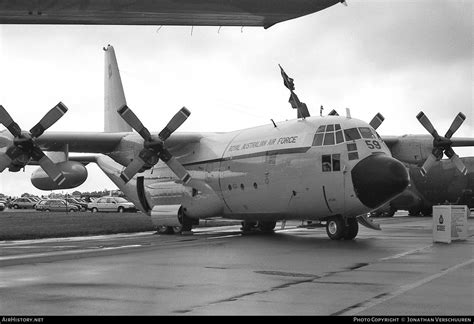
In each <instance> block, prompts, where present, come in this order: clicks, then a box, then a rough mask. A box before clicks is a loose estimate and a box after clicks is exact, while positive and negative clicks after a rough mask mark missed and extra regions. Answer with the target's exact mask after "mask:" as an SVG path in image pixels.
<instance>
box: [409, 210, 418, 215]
mask: <svg viewBox="0 0 474 324" xmlns="http://www.w3.org/2000/svg"><path fill="white" fill-rule="evenodd" d="M419 215H420V210H419V209H408V216H419Z"/></svg>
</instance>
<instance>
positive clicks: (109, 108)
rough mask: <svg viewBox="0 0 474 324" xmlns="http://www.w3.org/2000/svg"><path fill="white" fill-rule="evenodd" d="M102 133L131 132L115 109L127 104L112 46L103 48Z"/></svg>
mask: <svg viewBox="0 0 474 324" xmlns="http://www.w3.org/2000/svg"><path fill="white" fill-rule="evenodd" d="M104 51H105V70H104V132H108V133H114V132H131V131H132V128H131V127H130V126H129V125H128V124H127V123H126V122H125V121H124V120H123V119H122V118H121V117H120V115H119V114H118V113H117V109H119V108H120V107H122V106H123V105H125V104H127V102H126V100H125V93H124V92H123V86H122V80H121V78H120V72H119V69H118V64H117V59H116V57H115V51H114V48H113V46H111V45H108V46H107V48H105V47H104Z"/></svg>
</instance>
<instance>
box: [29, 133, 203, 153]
mask: <svg viewBox="0 0 474 324" xmlns="http://www.w3.org/2000/svg"><path fill="white" fill-rule="evenodd" d="M128 136H136V138H137V139H138V138H140V139H141V137H140V136H139V135H138V134H137V133H103V132H46V133H44V134H43V135H42V136H41V137H40V138H38V139H37V143H38V145H39V146H40V147H41V148H42V149H43V150H45V151H63V150H64V149H65V147H66V145H67V148H68V151H69V152H79V153H103V154H106V153H110V152H113V151H115V150H116V149H117V146H118V145H119V144H120V142H121V141H122V139H123V138H125V137H128ZM202 137H203V134H201V133H175V134H172V135H171V136H170V137H169V138H168V139H167V140H166V147H167V148H169V149H173V147H175V146H181V145H185V144H188V143H192V142H198V141H199V140H200V139H201V138H202Z"/></svg>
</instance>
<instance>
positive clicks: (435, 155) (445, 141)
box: [416, 111, 467, 175]
mask: <svg viewBox="0 0 474 324" xmlns="http://www.w3.org/2000/svg"><path fill="white" fill-rule="evenodd" d="M416 118H417V119H418V121H419V122H420V123H421V125H423V127H424V128H425V129H426V130H427V131H428V133H430V134H431V136H433V138H434V139H433V150H432V151H431V154H430V155H429V156H428V158H427V159H426V161H425V163H424V164H423V166H422V167H421V173H422V174H423V175H426V173H427V172H428V170H429V169H430V168H431V167H432V166H433V164H434V163H435V162H436V161H439V160H441V158H442V157H443V153H444V154H445V155H446V156H447V157H448V158H449V159H450V160H451V161H452V162H453V163H454V165H455V166H456V168H457V169H458V170H459V171H461V173H462V174H466V173H467V168H466V166H465V165H464V163H463V162H462V160H461V159H460V158H459V156H458V155H457V154H456V153H454V150H453V148H452V144H453V143H452V141H451V137H452V136H453V134H454V133H455V132H456V131H457V130H458V128H459V127H460V126H461V125H462V123H463V122H464V120H465V119H466V116H465V115H464V114H463V113H461V112H460V113H459V114H458V115H457V116H456V118H454V120H453V122H452V124H451V126H450V127H449V129H448V131H447V132H446V134H445V135H444V137H443V136H440V135H439V134H438V132H437V131H436V129H435V128H434V127H433V124H431V122H430V120H429V119H428V117H427V116H426V115H425V114H424V113H423V112H422V111H420V112H419V113H418V115H417V116H416Z"/></svg>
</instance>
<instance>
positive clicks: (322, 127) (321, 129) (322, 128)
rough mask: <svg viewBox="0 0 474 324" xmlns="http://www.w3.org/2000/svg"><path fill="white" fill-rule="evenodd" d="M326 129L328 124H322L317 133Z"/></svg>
mask: <svg viewBox="0 0 474 324" xmlns="http://www.w3.org/2000/svg"><path fill="white" fill-rule="evenodd" d="M325 129H326V125H321V126H319V127H318V130H317V131H316V133H324V130H325Z"/></svg>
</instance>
